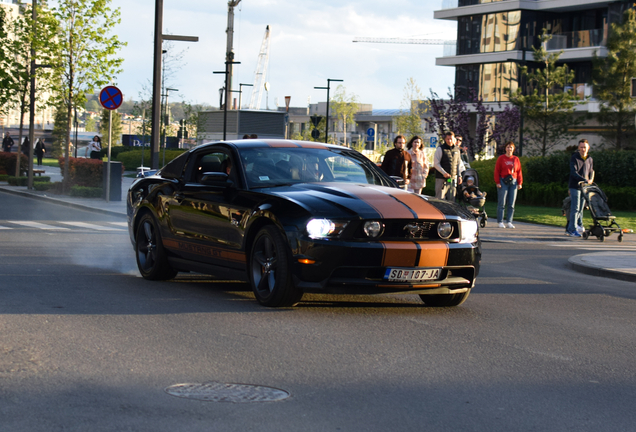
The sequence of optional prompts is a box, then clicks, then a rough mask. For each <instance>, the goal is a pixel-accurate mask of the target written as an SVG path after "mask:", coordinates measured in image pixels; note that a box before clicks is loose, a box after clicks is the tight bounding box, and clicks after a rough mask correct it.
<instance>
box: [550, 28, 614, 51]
mask: <svg viewBox="0 0 636 432" xmlns="http://www.w3.org/2000/svg"><path fill="white" fill-rule="evenodd" d="M605 35H606V32H605V30H604V29H595V30H581V31H573V32H565V33H558V34H553V35H552V39H550V40H549V41H548V42H547V43H546V49H547V50H548V51H556V50H563V49H569V48H589V47H597V46H605V45H606V40H605Z"/></svg>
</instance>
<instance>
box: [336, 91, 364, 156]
mask: <svg viewBox="0 0 636 432" xmlns="http://www.w3.org/2000/svg"><path fill="white" fill-rule="evenodd" d="M330 105H331V107H332V108H331V109H332V113H333V115H334V116H335V117H336V122H337V126H341V129H342V131H343V132H344V145H347V125H349V124H355V118H354V116H355V114H356V113H357V112H358V107H359V106H360V105H359V104H358V97H357V96H356V95H355V94H349V95H348V94H347V90H346V89H345V87H344V86H343V85H339V86H338V87H337V88H336V94H335V95H334V97H333V100H332V101H331V102H330Z"/></svg>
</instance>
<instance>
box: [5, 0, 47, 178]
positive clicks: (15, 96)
mask: <svg viewBox="0 0 636 432" xmlns="http://www.w3.org/2000/svg"><path fill="white" fill-rule="evenodd" d="M37 16H38V17H37V22H36V25H35V28H34V23H33V17H32V11H31V7H30V6H26V5H21V6H20V13H19V14H18V15H17V16H15V18H13V19H6V20H5V23H6V30H7V40H6V41H4V44H3V45H4V54H5V55H6V58H5V59H4V62H5V65H4V67H6V68H7V70H8V74H7V76H6V77H5V81H4V84H5V86H6V87H4V93H5V97H7V98H8V103H7V106H17V108H18V110H19V112H20V126H19V135H18V142H22V136H23V129H24V116H25V115H26V113H28V112H29V110H30V98H29V94H30V90H31V79H32V78H35V79H36V88H35V91H34V94H35V103H36V106H37V107H38V108H43V107H44V106H45V105H46V104H47V102H48V100H47V99H48V97H46V96H48V95H49V92H50V89H51V72H50V70H49V69H44V68H37V69H36V70H35V72H34V74H32V73H31V61H32V60H33V61H35V62H36V63H37V64H40V65H42V64H50V63H51V62H52V61H53V59H54V58H55V57H56V56H57V52H56V44H55V42H54V40H55V37H54V35H55V33H56V30H57V21H56V20H55V18H54V17H53V15H52V14H51V12H50V11H48V10H45V9H42V8H41V7H38V8H37ZM34 54H35V57H34ZM34 75H35V76H34ZM45 95H46V96H45ZM20 156H21V155H20V152H18V153H17V158H16V168H15V170H16V176H17V175H19V167H20Z"/></svg>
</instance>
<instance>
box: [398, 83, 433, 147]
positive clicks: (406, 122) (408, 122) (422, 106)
mask: <svg viewBox="0 0 636 432" xmlns="http://www.w3.org/2000/svg"><path fill="white" fill-rule="evenodd" d="M428 109H429V102H428V101H426V100H425V99H424V96H422V92H421V91H420V88H419V87H418V86H417V83H416V82H415V79H414V78H409V79H408V80H406V85H405V86H404V97H403V99H402V113H401V114H400V115H398V116H395V117H393V121H394V122H395V125H396V128H397V131H398V134H402V135H405V136H407V137H408V138H407V139H409V138H410V137H413V136H415V135H423V134H424V128H423V127H422V121H423V118H424V116H425V115H426V113H427V111H428Z"/></svg>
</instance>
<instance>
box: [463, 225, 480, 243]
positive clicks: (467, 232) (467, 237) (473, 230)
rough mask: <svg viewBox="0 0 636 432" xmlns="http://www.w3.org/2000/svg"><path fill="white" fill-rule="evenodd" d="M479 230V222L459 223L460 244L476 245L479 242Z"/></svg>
mask: <svg viewBox="0 0 636 432" xmlns="http://www.w3.org/2000/svg"><path fill="white" fill-rule="evenodd" d="M478 231H479V228H478V226H477V221H474V220H472V221H469V220H461V221H460V222H459V233H460V239H459V242H460V243H474V242H476V241H477V232H478Z"/></svg>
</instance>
